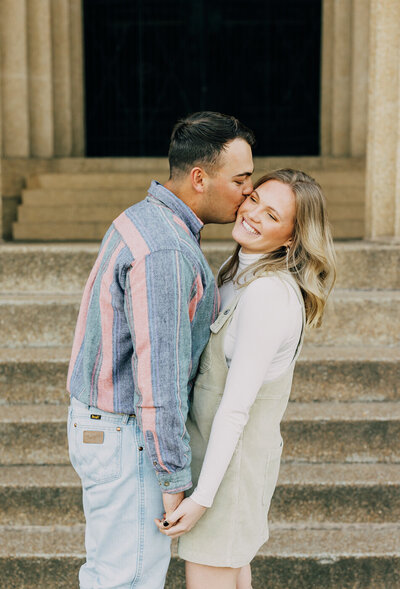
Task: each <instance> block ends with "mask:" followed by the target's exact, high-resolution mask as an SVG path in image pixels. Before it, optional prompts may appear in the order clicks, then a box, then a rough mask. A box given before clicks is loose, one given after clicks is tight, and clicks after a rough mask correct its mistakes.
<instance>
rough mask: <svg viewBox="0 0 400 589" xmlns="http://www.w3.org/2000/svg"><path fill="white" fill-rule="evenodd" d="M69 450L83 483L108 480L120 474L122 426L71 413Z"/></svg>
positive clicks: (116, 477)
mask: <svg viewBox="0 0 400 589" xmlns="http://www.w3.org/2000/svg"><path fill="white" fill-rule="evenodd" d="M68 438H69V454H70V459H71V463H72V466H73V467H74V469H75V470H76V472H77V474H78V475H79V477H80V479H81V481H82V485H83V486H85V487H89V486H91V485H93V484H100V483H108V482H110V481H113V480H116V479H118V478H119V477H120V476H121V452H122V428H121V427H118V426H117V425H114V426H111V425H110V424H108V425H105V424H104V423H103V424H101V423H100V422H99V423H98V424H97V423H94V424H92V423H90V424H89V423H87V420H79V418H75V419H74V417H72V419H71V421H70V424H69V427H68Z"/></svg>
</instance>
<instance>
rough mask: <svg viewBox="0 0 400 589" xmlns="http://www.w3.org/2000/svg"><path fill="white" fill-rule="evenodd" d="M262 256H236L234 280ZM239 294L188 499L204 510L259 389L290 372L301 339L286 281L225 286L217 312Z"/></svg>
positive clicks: (273, 279)
mask: <svg viewBox="0 0 400 589" xmlns="http://www.w3.org/2000/svg"><path fill="white" fill-rule="evenodd" d="M261 255H262V254H244V253H243V252H241V251H240V252H239V268H238V272H237V275H238V274H240V273H241V272H242V271H243V270H245V269H246V268H247V267H248V266H249V265H250V264H253V263H254V262H255V261H257V260H258V259H259V258H260V257H261ZM237 293H238V294H239V295H240V299H239V302H238V305H237V307H236V310H235V312H234V314H233V317H232V320H231V323H230V324H229V326H228V328H227V330H226V334H225V339H224V352H225V357H226V361H227V364H228V367H229V371H228V376H227V379H226V383H225V389H224V394H223V397H222V401H221V404H220V406H219V408H218V411H217V413H216V414H215V417H214V421H213V425H212V429H211V434H210V439H209V442H208V446H207V451H206V455H205V458H204V462H203V466H202V469H201V473H200V477H199V481H198V484H197V487H196V489H195V490H194V492H193V494H192V496H191V497H192V499H193V500H194V501H196V503H199V504H200V505H203V506H204V507H211V505H212V503H213V500H214V497H215V494H216V493H217V490H218V487H219V485H220V484H221V481H222V479H223V477H224V475H225V472H226V469H227V468H228V466H229V462H230V460H231V458H232V455H233V453H234V451H235V448H236V445H237V442H238V440H239V437H240V435H241V433H242V431H243V428H244V426H245V425H246V423H247V420H248V417H249V412H250V408H251V406H252V404H253V403H254V401H255V399H256V396H257V393H258V391H259V389H260V387H261V386H262V384H263V383H264V382H269V381H271V380H274V379H275V378H277V377H278V376H280V375H281V374H283V372H284V371H285V370H286V369H287V368H288V367H289V365H290V363H291V361H292V360H293V357H294V355H295V353H296V348H297V344H298V342H299V339H300V335H301V328H302V312H301V306H300V303H299V301H298V299H297V296H296V293H295V291H294V289H293V288H292V287H291V286H290V285H289V284H288V283H287V282H286V281H285V282H284V281H283V280H281V279H280V278H279V277H278V276H263V277H261V278H257V279H256V280H254V281H253V282H251V283H250V284H249V285H248V286H246V287H243V288H241V289H238V288H237V286H236V285H235V284H234V282H232V281H230V282H227V283H225V284H223V285H222V287H221V288H220V295H221V309H223V308H224V307H226V306H227V305H228V304H229V303H230V302H231V301H232V299H233V298H234V297H235V296H236V294H237Z"/></svg>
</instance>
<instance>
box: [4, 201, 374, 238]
mask: <svg viewBox="0 0 400 589" xmlns="http://www.w3.org/2000/svg"><path fill="white" fill-rule="evenodd" d="M120 210H121V211H122V210H123V207H121V209H120ZM78 219H79V217H78V218H77V220H76V221H74V222H69V223H68V222H65V223H64V222H51V223H50V222H49V223H42V222H38V223H32V222H22V221H16V222H14V223H13V239H14V240H15V241H26V242H29V241H54V242H58V241H72V242H74V241H88V242H90V241H100V240H101V239H102V238H103V236H104V234H105V233H106V231H107V229H108V227H109V225H110V222H111V221H112V217H111V218H110V220H109V221H108V222H104V221H96V222H84V221H79V220H78ZM331 224H332V234H333V236H334V238H335V239H360V238H362V237H363V235H364V222H363V220H362V219H359V220H338V221H335V220H333V221H332V223H331ZM231 234H232V226H231V225H213V224H210V225H207V227H205V228H204V229H203V231H202V238H203V239H206V240H215V239H230V237H231Z"/></svg>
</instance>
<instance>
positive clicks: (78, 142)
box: [69, 0, 85, 157]
mask: <svg viewBox="0 0 400 589" xmlns="http://www.w3.org/2000/svg"><path fill="white" fill-rule="evenodd" d="M69 5H70V23H71V26H70V38H71V88H72V100H71V108H72V155H74V156H75V157H78V156H81V157H82V156H84V155H85V112H84V79H83V9H82V0H69Z"/></svg>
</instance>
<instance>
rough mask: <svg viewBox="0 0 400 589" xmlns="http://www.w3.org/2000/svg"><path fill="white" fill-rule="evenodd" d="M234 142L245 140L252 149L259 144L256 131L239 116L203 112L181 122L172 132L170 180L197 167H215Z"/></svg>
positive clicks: (169, 156)
mask: <svg viewBox="0 0 400 589" xmlns="http://www.w3.org/2000/svg"><path fill="white" fill-rule="evenodd" d="M234 139H244V141H247V143H248V144H249V145H250V147H253V146H254V144H255V138H254V134H253V132H252V131H250V129H248V128H247V127H245V126H244V125H242V123H241V122H240V121H238V119H236V118H235V117H231V116H228V115H224V114H221V113H219V112H212V111H203V112H195V113H193V114H191V115H188V116H187V117H185V118H184V119H180V120H179V121H178V122H177V123H176V125H175V127H174V128H173V130H172V135H171V142H170V145H169V151H168V160H169V168H170V178H172V176H173V175H176V174H179V173H181V172H188V171H189V170H190V169H191V168H192V167H193V166H195V165H203V166H204V167H205V168H206V169H207V168H208V169H210V168H212V167H213V166H215V164H216V163H217V160H218V158H219V156H220V154H221V152H222V151H223V150H224V149H226V146H227V144H228V143H229V142H230V141H233V140H234Z"/></svg>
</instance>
